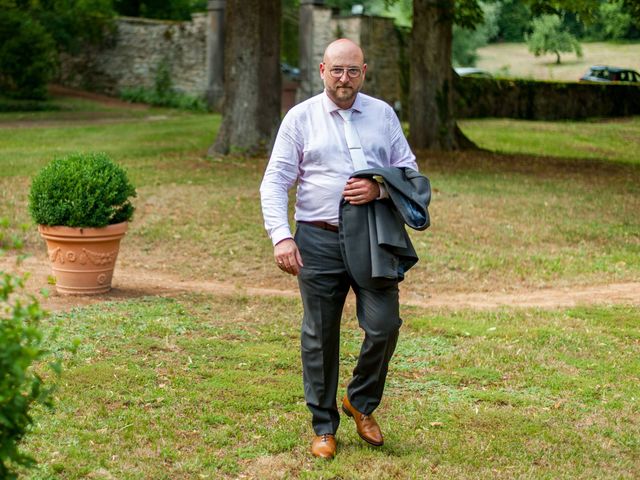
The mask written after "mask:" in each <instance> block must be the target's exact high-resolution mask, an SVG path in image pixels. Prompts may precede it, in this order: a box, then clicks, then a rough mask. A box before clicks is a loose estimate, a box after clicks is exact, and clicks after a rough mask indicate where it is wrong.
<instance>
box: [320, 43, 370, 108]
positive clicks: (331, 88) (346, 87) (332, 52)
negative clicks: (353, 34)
mask: <svg viewBox="0 0 640 480" xmlns="http://www.w3.org/2000/svg"><path fill="white" fill-rule="evenodd" d="M366 71H367V65H366V63H364V53H363V52H362V49H361V48H360V46H359V45H358V44H357V43H355V42H352V41H351V40H348V39H346V38H341V39H339V40H336V41H335V42H331V43H330V44H329V46H328V47H327V48H326V50H325V51H324V57H323V59H322V63H321V64H320V77H321V78H322V81H323V83H324V90H325V92H326V93H327V95H328V96H329V98H330V99H331V100H332V101H333V103H335V104H336V105H337V106H338V107H340V108H342V109H348V108H351V106H352V105H353V102H354V101H355V99H356V96H357V95H358V92H359V91H360V89H361V88H362V83H363V82H364V77H365V73H366Z"/></svg>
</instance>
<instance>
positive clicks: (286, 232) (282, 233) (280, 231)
mask: <svg viewBox="0 0 640 480" xmlns="http://www.w3.org/2000/svg"><path fill="white" fill-rule="evenodd" d="M287 238H293V235H291V230H290V229H289V227H288V226H287V227H279V228H276V229H275V230H274V231H273V232H272V233H271V242H272V243H273V245H274V246H275V245H276V244H278V243H280V242H281V241H282V240H285V239H287Z"/></svg>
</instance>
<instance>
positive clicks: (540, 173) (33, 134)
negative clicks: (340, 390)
mask: <svg viewBox="0 0 640 480" xmlns="http://www.w3.org/2000/svg"><path fill="white" fill-rule="evenodd" d="M126 115H130V113H128V112H127V113H126ZM136 115H138V113H136ZM47 118H49V119H50V120H47ZM55 118H56V113H54V112H43V113H40V114H38V119H37V121H35V120H34V122H33V123H32V124H26V123H25V122H22V123H20V122H15V121H13V120H9V121H6V122H4V125H3V117H2V116H0V133H1V134H2V135H0V216H7V217H9V218H10V220H11V221H12V223H13V224H15V225H19V224H21V223H28V221H29V219H28V215H27V209H26V206H27V205H26V204H27V192H28V187H29V178H30V176H31V175H33V174H34V173H35V172H36V171H37V170H38V169H39V168H40V167H41V166H43V165H44V164H46V163H47V162H48V161H50V160H51V159H52V158H53V157H54V156H56V155H63V154H67V153H70V152H73V151H89V150H98V151H106V152H107V153H109V154H110V155H112V156H113V158H114V159H115V160H116V161H118V162H120V163H121V164H123V165H124V166H125V167H126V168H127V169H128V170H129V172H130V174H131V177H132V180H133V182H134V184H135V185H136V186H137V187H138V198H137V199H136V202H135V203H136V206H137V213H136V216H135V219H134V222H133V223H132V224H131V228H130V232H129V234H128V235H127V237H126V238H125V240H124V245H123V247H124V248H123V250H122V253H121V257H120V258H119V265H120V266H122V267H126V268H140V269H149V270H153V271H162V272H167V273H171V274H176V275H179V276H188V277H189V278H192V279H210V280H221V281H227V282H234V283H238V284H241V285H242V284H244V285H253V286H269V287H282V288H296V283H295V280H293V279H292V278H289V277H285V276H283V275H282V274H281V273H280V272H279V271H278V270H277V269H274V268H273V265H272V261H271V256H272V249H271V245H270V243H269V241H268V239H267V238H266V234H265V233H264V230H263V226H262V218H261V214H260V206H259V193H258V186H259V184H260V180H261V177H262V173H263V171H264V167H265V164H266V159H265V158H244V157H235V158H232V159H226V160H220V159H214V160H210V159H207V158H205V156H204V152H205V151H206V149H207V147H208V145H209V144H210V143H211V142H212V139H213V138H214V136H215V132H216V130H217V126H218V124H219V117H218V116H215V115H204V114H189V113H179V112H175V111H166V110H161V111H155V110H149V111H147V113H146V116H144V117H142V118H138V119H133V120H132V119H131V118H130V117H129V116H125V117H123V118H121V119H120V120H118V119H117V118H114V117H113V114H112V116H111V117H109V119H108V120H109V121H108V122H106V123H105V122H103V123H96V122H93V123H91V122H88V121H79V122H74V121H73V120H69V119H65V120H64V121H60V122H57V123H55V124H52V123H51V119H55ZM43 122H44V123H43ZM462 128H463V129H465V131H467V133H468V134H469V135H470V136H471V138H473V139H476V141H478V143H479V144H480V146H483V147H486V148H490V149H495V150H502V151H503V153H490V152H485V153H482V152H480V153H454V154H420V155H419V163H420V167H421V170H422V171H424V172H425V173H426V174H427V175H428V176H429V177H430V179H431V181H432V185H433V191H434V195H433V202H432V206H431V213H432V217H433V222H432V227H431V228H430V229H429V230H428V231H426V232H416V233H414V234H413V239H414V242H415V246H416V248H417V251H418V254H419V255H420V257H421V258H422V261H421V262H420V263H419V264H418V265H417V266H416V267H415V268H414V269H413V270H412V274H411V275H410V276H408V279H407V281H406V282H405V284H404V290H405V291H406V292H408V293H409V294H411V295H415V296H417V297H420V296H427V295H431V294H437V293H438V292H441V291H469V290H471V291H481V290H487V289H491V290H498V289H502V290H514V289H519V288H540V287H545V286H567V285H580V284H594V283H597V284H600V283H606V282H613V281H616V282H618V281H631V280H634V279H637V278H639V275H640V219H639V217H638V214H637V212H638V211H640V168H639V167H638V164H639V163H640V159H638V158H634V155H635V151H636V150H637V148H636V149H634V148H631V147H630V145H633V144H632V143H631V144H630V142H636V144H637V142H638V140H637V139H638V138H640V122H638V119H637V118H634V119H630V120H624V121H619V122H611V121H605V122H589V123H584V122H582V123H579V122H556V123H551V122H545V123H534V122H517V121H498V120H480V121H476V120H474V121H465V122H463V123H462ZM581 131H584V132H585V133H584V135H583V136H582V137H580V139H577V138H576V135H577V134H574V133H572V132H581ZM581 135H582V134H581ZM584 137H588V138H590V139H591V140H590V144H589V145H591V146H592V148H593V151H591V152H590V151H589V149H588V148H585V147H584V145H585V140H584ZM501 139H504V141H502V142H501ZM578 144H579V145H580V146H581V148H582V149H580V148H577V147H576V145H578ZM522 145H526V146H527V147H526V150H525V147H522ZM523 150H525V151H523ZM594 152H604V153H603V154H602V155H600V156H597V158H593V153H594ZM541 155H544V157H542V156H541ZM552 156H555V157H552ZM567 156H570V157H572V158H566V157H567ZM589 158H591V160H589ZM532 220H535V221H532ZM27 248H28V250H30V252H32V253H33V254H35V255H38V256H40V257H41V258H43V257H44V247H43V243H42V241H41V239H40V238H39V237H38V235H37V233H36V232H35V228H33V229H31V230H30V234H29V236H28V238H27Z"/></svg>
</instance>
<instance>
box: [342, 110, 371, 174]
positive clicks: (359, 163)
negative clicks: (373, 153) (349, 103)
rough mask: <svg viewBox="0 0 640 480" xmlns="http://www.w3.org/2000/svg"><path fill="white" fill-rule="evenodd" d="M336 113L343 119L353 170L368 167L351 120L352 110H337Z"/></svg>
mask: <svg viewBox="0 0 640 480" xmlns="http://www.w3.org/2000/svg"><path fill="white" fill-rule="evenodd" d="M338 113H339V114H340V116H341V117H342V119H343V120H344V136H345V138H346V140H347V146H348V147H349V154H350V155H351V161H352V162H353V168H354V171H358V170H365V169H367V168H369V167H368V165H367V160H366V159H365V158H364V152H363V151H362V145H360V137H359V136H358V131H357V130H356V127H355V126H354V125H353V122H352V121H351V114H352V113H353V110H338Z"/></svg>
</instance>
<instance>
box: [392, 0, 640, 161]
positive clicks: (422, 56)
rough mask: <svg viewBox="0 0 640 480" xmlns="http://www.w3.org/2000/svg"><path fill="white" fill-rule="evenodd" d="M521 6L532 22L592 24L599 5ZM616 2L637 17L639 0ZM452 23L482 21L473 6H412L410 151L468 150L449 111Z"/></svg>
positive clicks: (434, 0)
mask: <svg viewBox="0 0 640 480" xmlns="http://www.w3.org/2000/svg"><path fill="white" fill-rule="evenodd" d="M387 1H388V2H391V3H392V2H394V1H397V0H387ZM524 1H525V3H526V4H528V5H529V6H530V7H531V10H532V13H533V14H534V15H536V16H537V15H542V14H547V13H555V14H558V13H562V12H573V13H576V14H577V15H578V16H579V17H580V18H581V19H583V20H589V19H592V18H595V16H596V14H597V11H598V8H599V6H600V3H601V2H600V0H524ZM607 1H608V2H616V1H618V0H607ZM622 1H623V3H624V4H625V6H626V8H627V9H628V10H629V11H630V12H632V14H633V15H640V0H622ZM454 21H455V22H456V23H457V24H459V25H461V26H463V27H473V26H474V25H477V24H479V23H480V22H481V21H482V9H481V8H480V3H479V0H413V27H412V31H411V84H410V88H409V98H410V105H409V141H410V143H411V145H412V146H413V147H414V148H416V149H425V148H426V149H434V150H456V149H462V148H471V147H474V144H473V143H472V142H471V141H470V140H469V139H468V138H467V137H465V136H464V134H463V133H462V131H461V130H460V129H459V128H458V126H457V124H456V119H455V112H454V108H453V77H454V73H453V70H452V67H451V42H452V28H453V23H454Z"/></svg>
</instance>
